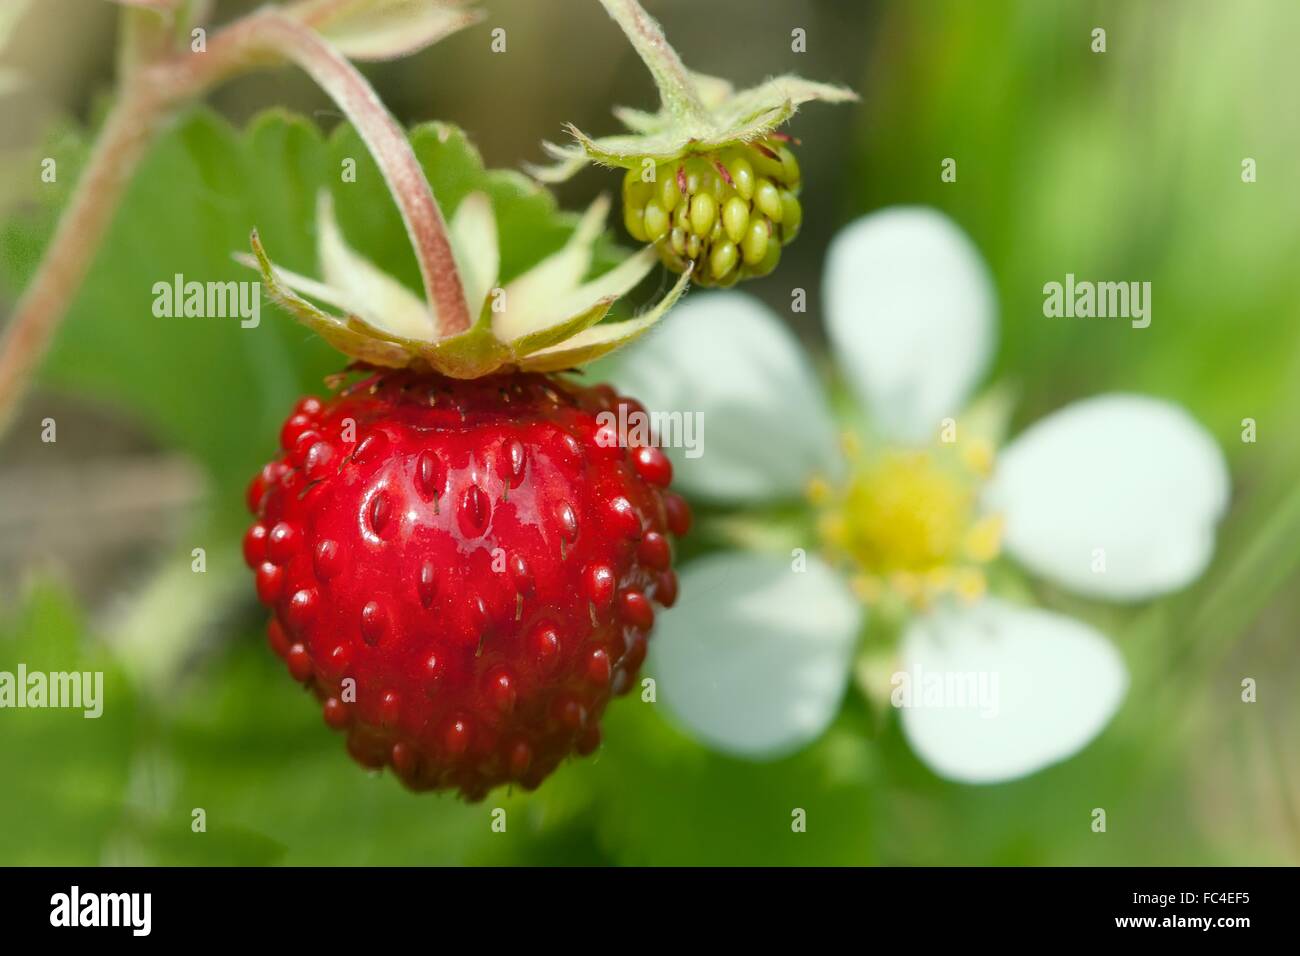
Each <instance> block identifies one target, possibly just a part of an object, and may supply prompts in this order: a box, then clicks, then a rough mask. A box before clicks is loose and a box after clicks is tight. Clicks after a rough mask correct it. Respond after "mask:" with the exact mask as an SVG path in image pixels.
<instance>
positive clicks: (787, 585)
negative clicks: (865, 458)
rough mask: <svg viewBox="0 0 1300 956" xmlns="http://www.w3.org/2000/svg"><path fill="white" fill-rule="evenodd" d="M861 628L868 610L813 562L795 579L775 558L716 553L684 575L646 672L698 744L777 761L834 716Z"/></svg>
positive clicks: (654, 642)
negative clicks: (694, 736) (696, 738)
mask: <svg viewBox="0 0 1300 956" xmlns="http://www.w3.org/2000/svg"><path fill="white" fill-rule="evenodd" d="M861 622H862V607H861V605H860V604H859V603H858V602H857V601H856V600H854V598H853V596H852V595H851V594H850V593H849V591H848V588H847V586H846V585H845V584H844V582H843V581H842V580H841V579H840V577H839V576H838V575H837V574H836V573H835V572H834V571H832V570H831V569H830V568H829V567H827V566H826V565H825V564H823V563H821V562H820V561H818V560H817V559H815V558H810V559H809V560H808V567H807V569H806V570H805V571H802V572H796V571H794V570H792V568H791V564H790V561H789V560H787V559H785V558H782V557H777V556H774V555H766V554H753V553H746V552H726V553H723V554H717V555H712V556H710V557H706V558H703V559H701V560H699V561H696V562H694V563H692V564H688V565H687V566H686V568H685V570H684V571H683V572H682V576H681V598H680V602H679V604H678V606H677V607H676V608H674V609H673V610H671V611H668V612H665V613H664V614H663V615H662V617H661V619H660V621H659V623H658V624H657V625H656V628H655V634H654V636H653V637H652V638H651V641H650V648H651V652H650V653H651V661H650V668H649V669H650V673H652V674H653V675H654V677H655V681H656V690H657V693H658V695H659V699H660V700H661V701H662V702H663V703H664V704H666V705H667V707H668V709H669V710H670V711H672V713H673V714H674V715H675V716H676V717H677V718H678V719H679V720H680V721H681V722H682V723H683V724H685V725H686V726H687V727H688V728H689V729H690V730H691V731H692V732H693V733H694V734H695V735H696V736H697V737H699V738H700V739H701V740H703V741H705V742H707V743H709V744H711V745H713V746H714V747H717V748H718V749H720V750H725V751H728V752H730V753H735V754H741V755H744V756H752V757H758V756H777V755H780V754H783V753H789V752H790V751H792V750H796V749H798V748H799V747H802V746H803V745H804V744H806V743H808V742H809V741H811V740H813V739H814V738H816V737H817V736H818V735H820V734H821V732H822V731H823V730H825V729H826V726H827V725H828V724H829V723H830V722H831V720H832V719H833V718H834V716H835V714H836V712H837V711H838V710H839V705H840V700H841V698H842V697H843V696H844V688H845V685H846V683H847V681H848V674H849V662H850V660H851V658H852V655H853V647H854V643H855V639H856V637H857V634H858V630H859V627H860V624H861Z"/></svg>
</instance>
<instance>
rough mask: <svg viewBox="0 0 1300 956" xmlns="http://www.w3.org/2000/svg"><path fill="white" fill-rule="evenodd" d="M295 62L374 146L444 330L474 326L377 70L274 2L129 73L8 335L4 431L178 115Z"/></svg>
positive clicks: (1, 371) (0, 345)
mask: <svg viewBox="0 0 1300 956" xmlns="http://www.w3.org/2000/svg"><path fill="white" fill-rule="evenodd" d="M286 60H288V61H290V62H293V63H295V64H297V65H298V66H300V67H301V68H302V69H303V70H305V71H306V72H307V73H308V74H310V75H311V76H312V78H313V79H315V80H316V82H318V83H319V84H320V85H321V86H322V87H323V88H324V89H325V91H326V92H327V93H329V94H330V96H332V97H333V98H334V99H335V100H336V101H337V102H338V104H339V106H340V108H342V109H343V111H344V113H345V114H346V115H347V116H348V118H349V119H350V120H351V121H352V122H353V124H354V125H355V126H356V127H357V130H358V131H359V132H360V134H361V136H362V138H363V139H364V140H365V142H366V145H367V147H368V148H369V149H370V150H371V152H372V153H373V154H374V157H375V160H376V162H377V163H378V164H379V168H380V169H381V171H382V172H383V175H384V178H385V181H386V182H387V183H388V186H389V189H390V190H391V191H392V193H393V197H394V199H395V200H396V202H397V205H398V208H399V210H400V211H401V214H402V220H403V222H404V223H405V224H406V228H407V232H408V233H409V235H410V237H411V242H412V245H413V246H414V248H415V254H416V258H417V259H418V261H419V264H420V273H421V275H422V277H423V279H424V285H425V291H426V294H427V297H428V301H429V303H430V304H431V306H432V307H433V309H434V310H435V318H436V321H437V324H438V332H439V334H440V335H442V336H446V335H452V334H455V333H456V332H459V331H463V330H465V329H467V328H469V325H470V316H469V310H468V308H467V307H466V304H465V294H464V290H463V289H462V287H461V283H460V277H459V274H458V272H457V270H456V265H455V260H454V258H453V255H452V250H451V243H450V241H449V239H448V237H447V227H446V223H445V222H444V221H443V218H442V214H441V212H440V211H439V210H438V205H437V203H436V202H435V201H434V198H433V191H432V190H431V189H430V187H429V183H428V181H427V180H426V179H425V177H424V172H423V170H422V169H421V168H420V165H419V162H418V160H417V159H416V158H415V153H414V151H413V150H412V149H411V146H410V143H409V142H408V141H407V139H406V136H405V135H404V134H403V133H402V130H401V127H399V126H398V125H397V122H396V121H395V120H394V119H393V118H392V116H391V115H389V113H388V111H387V110H386V109H385V108H384V107H383V104H382V103H381V102H380V101H379V97H378V96H377V95H376V93H375V91H374V89H373V88H372V87H371V86H370V84H369V83H368V82H367V81H366V80H365V78H364V77H362V76H361V74H360V73H358V72H357V71H356V69H355V68H354V67H353V66H352V65H351V64H350V63H349V62H348V61H347V60H346V59H345V58H344V57H343V56H341V55H340V54H339V53H338V52H337V51H336V50H334V48H333V47H331V46H330V45H329V44H328V43H327V42H326V41H325V40H323V39H322V38H321V37H319V36H318V35H317V34H315V33H314V32H312V31H311V30H310V29H308V28H307V27H305V26H304V25H303V24H302V23H301V22H299V21H298V20H296V19H294V18H293V17H292V16H290V15H289V14H288V13H286V12H284V11H282V10H279V9H274V8H264V9H261V10H258V11H256V12H254V13H251V14H249V15H248V16H246V17H243V18H241V19H239V20H236V21H235V22H233V23H231V24H230V25H229V26H227V27H225V28H224V29H222V30H221V31H219V32H218V33H216V34H215V35H214V36H213V37H212V38H211V40H210V41H209V43H208V45H207V51H206V52H203V53H191V52H190V51H189V50H185V51H183V52H180V53H176V54H172V55H169V56H165V57H163V58H161V59H159V60H157V61H156V62H152V63H142V64H137V66H136V68H135V69H134V70H133V71H132V72H131V73H130V75H129V76H127V77H126V78H125V79H124V81H123V84H122V89H121V92H120V93H119V96H118V99H117V102H116V104H115V105H114V107H113V109H112V111H111V112H110V113H109V115H108V118H107V120H106V121H105V123H104V127H103V129H102V131H101V132H100V135H99V137H98V139H97V140H96V143H95V147H94V149H93V150H92V152H91V156H90V160H89V163H88V165H87V167H86V170H85V172H84V173H83V175H82V177H81V179H80V181H79V182H78V183H77V186H76V189H75V190H74V191H73V195H72V200H71V202H70V203H69V205H68V207H67V208H66V209H65V210H64V212H63V214H62V215H61V217H60V218H59V223H58V226H57V227H56V228H55V231H54V235H53V237H52V238H51V240H50V243H49V245H48V247H47V248H46V250H45V254H44V257H43V258H42V260H41V263H40V265H39V266H38V267H37V270H36V273H35V275H34V276H33V277H32V279H31V281H30V282H29V283H28V285H27V288H26V289H24V291H23V293H22V295H21V296H20V297H19V299H18V302H17V303H16V304H15V306H14V310H13V314H12V316H11V317H10V320H9V323H8V326H7V327H6V328H5V330H4V336H3V338H2V339H0V429H3V428H4V427H5V426H6V425H7V424H8V423H9V421H10V419H11V418H12V416H13V414H14V411H15V409H16V407H17V404H18V401H19V399H20V398H21V396H22V393H23V391H24V389H25V388H26V385H27V383H28V381H29V380H30V379H31V377H32V375H33V374H34V373H35V371H36V368H37V366H38V365H39V364H40V362H41V359H42V358H43V357H44V355H45V353H46V351H47V350H48V348H49V344H50V341H51V339H52V338H53V336H54V332H55V330H56V329H57V327H58V324H59V321H60V320H61V319H62V318H63V316H64V314H65V313H66V312H67V310H68V307H69V305H70V304H71V302H72V300H73V299H74V298H75V296H76V294H77V291H78V289H79V288H80V286H81V283H82V281H83V280H84V279H85V276H86V273H87V271H88V270H89V269H90V266H91V263H92V262H93V261H94V258H95V254H96V253H97V251H98V249H99V245H100V243H101V241H102V240H103V238H104V234H105V233H106V232H107V230H108V228H109V226H110V225H111V224H112V221H113V217H114V215H115V213H116V212H117V208H118V206H119V205H120V203H121V200H122V196H123V194H124V193H125V191H126V187H127V185H128V184H129V183H130V181H131V178H132V176H133V175H134V173H135V170H136V168H137V167H138V166H139V164H140V161H141V160H142V159H143V157H144V155H145V154H146V153H147V152H148V149H149V147H150V146H151V145H152V144H153V142H154V140H155V138H156V137H157V135H158V133H159V132H160V131H161V129H162V128H163V126H164V123H165V120H166V119H167V117H168V116H169V115H170V114H171V113H172V112H173V111H174V110H176V109H177V108H178V107H180V106H181V105H183V104H185V103H187V102H189V101H191V100H194V99H197V98H198V97H200V96H202V95H204V94H205V93H206V92H207V91H208V90H210V89H211V88H212V87H213V86H216V85H217V84H219V83H221V82H223V81H225V80H227V79H229V78H230V77H232V76H234V75H236V74H239V73H242V72H246V71H247V70H250V69H253V68H256V67H261V66H273V65H277V64H280V63H283V62H284V61H286Z"/></svg>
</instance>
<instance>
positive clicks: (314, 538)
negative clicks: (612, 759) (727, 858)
mask: <svg viewBox="0 0 1300 956" xmlns="http://www.w3.org/2000/svg"><path fill="white" fill-rule="evenodd" d="M626 402H627V400H626V399H622V398H620V397H618V396H617V395H616V394H615V393H614V392H613V391H612V390H611V389H609V388H607V387H598V388H595V389H593V388H582V387H578V386H575V385H573V384H571V383H569V382H567V381H565V380H562V379H560V378H557V377H551V376H545V375H540V374H519V373H516V374H497V375H489V376H486V377H482V378H477V379H472V380H456V379H451V378H447V377H445V376H442V375H438V374H435V373H419V372H412V371H407V370H402V371H384V370H371V371H370V372H369V374H368V375H367V376H366V377H365V378H363V379H362V380H361V381H359V382H357V383H356V384H354V385H352V386H351V387H349V388H347V389H345V390H343V391H342V392H341V393H339V394H338V395H337V396H336V397H334V398H331V399H329V400H327V401H324V402H321V401H319V400H317V399H315V398H307V399H304V400H303V401H302V402H300V403H299V405H298V407H297V408H296V409H295V410H294V413H293V414H292V415H291V416H290V417H289V419H288V420H287V422H286V423H285V426H284V428H283V429H282V431H281V442H282V446H283V448H282V454H281V455H280V456H279V457H278V458H276V459H275V460H274V461H272V462H271V463H270V464H268V465H267V466H266V467H265V468H264V469H262V471H261V473H260V474H259V475H258V476H257V477H256V478H254V479H253V482H252V484H251V485H250V488H249V503H250V506H251V507H252V509H253V512H254V514H255V515H256V517H257V521H256V523H255V524H254V525H253V527H252V528H251V529H250V531H249V533H248V535H247V536H246V538H245V557H246V558H247V560H248V562H249V564H250V566H251V567H252V568H253V569H254V572H255V575H256V579H257V587H258V594H259V596H260V597H261V599H262V600H263V601H264V602H265V603H266V604H268V605H269V606H270V607H271V608H272V609H273V611H274V615H275V617H274V620H273V621H272V622H271V625H270V633H269V637H270V643H271V646H272V648H273V649H274V650H275V652H276V653H277V654H278V655H279V656H280V657H282V658H283V659H284V660H285V662H286V665H287V667H288V669H289V671H290V673H291V674H292V675H293V677H294V678H295V679H297V680H299V681H302V682H303V683H305V684H306V685H307V686H309V687H310V688H311V689H312V691H313V692H314V693H315V694H316V696H317V697H318V698H319V699H320V701H321V705H322V712H323V716H324V720H325V722H326V723H327V724H328V725H329V726H331V727H333V728H335V729H337V730H340V731H343V732H344V733H346V735H347V741H348V750H349V751H350V753H351V754H352V756H353V757H354V758H355V759H356V760H357V761H358V762H359V763H361V764H362V765H363V766H367V767H382V766H385V765H387V766H391V767H392V768H393V770H394V772H395V773H396V774H397V775H398V776H399V777H400V778H401V779H402V781H403V782H404V783H405V784H406V785H407V786H409V787H411V788H412V789H416V790H424V789H446V788H455V789H457V790H459V791H460V792H461V793H462V794H464V795H465V796H467V797H469V798H471V799H477V798H481V797H482V796H483V795H484V794H486V793H487V791H488V790H489V789H490V788H491V787H493V786H496V785H498V784H501V783H508V782H518V783H520V784H522V785H523V786H525V787H529V788H531V787H534V786H536V785H537V784H538V783H540V782H541V780H542V779H543V778H544V777H546V776H547V774H549V773H550V772H551V771H552V770H554V769H555V767H556V766H557V765H558V764H559V763H560V761H561V760H562V759H563V758H564V757H565V756H566V755H568V754H569V753H570V752H574V751H576V752H577V753H579V754H587V753H590V752H591V751H592V750H593V749H594V748H595V747H596V745H597V744H598V743H599V740H600V728H599V720H600V716H601V714H602V712H603V711H604V709H605V705H606V704H607V703H608V701H609V699H610V697H611V696H613V695H617V694H621V693H625V692H626V691H628V690H629V689H631V688H632V687H633V686H634V684H635V681H636V676H637V671H638V669H639V668H640V666H641V663H642V661H643V660H644V658H645V652H646V640H647V638H648V637H649V634H650V630H651V627H652V625H653V622H654V609H653V605H654V604H658V605H661V606H670V605H671V604H672V603H673V602H674V601H675V599H676V594H677V581H676V577H675V576H674V574H673V571H672V569H671V548H670V544H669V542H670V540H671V538H672V537H673V536H674V535H675V534H681V533H684V532H685V530H686V528H687V526H688V524H689V511H688V510H687V509H686V507H685V503H684V502H683V501H681V499H679V498H677V497H676V496H675V495H673V494H672V493H671V492H668V491H666V486H667V484H668V482H669V481H670V480H671V466H670V465H669V464H668V461H667V459H666V458H665V457H664V455H663V453H662V452H661V451H660V450H659V449H657V448H653V447H642V448H625V447H618V446H613V447H610V446H609V445H608V443H606V442H602V441H599V440H598V435H597V433H598V430H599V429H598V423H597V417H596V416H597V415H598V414H599V413H600V412H602V411H609V410H613V411H615V412H617V410H618V406H619V405H620V404H624V403H626Z"/></svg>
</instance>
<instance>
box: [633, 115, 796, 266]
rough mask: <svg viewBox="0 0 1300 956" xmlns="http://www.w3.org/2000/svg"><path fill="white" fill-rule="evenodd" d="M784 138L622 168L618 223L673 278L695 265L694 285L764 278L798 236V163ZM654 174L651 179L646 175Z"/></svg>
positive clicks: (768, 138) (776, 135)
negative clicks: (648, 247) (648, 245)
mask: <svg viewBox="0 0 1300 956" xmlns="http://www.w3.org/2000/svg"><path fill="white" fill-rule="evenodd" d="M789 144H790V140H789V139H788V137H785V136H783V135H782V134H779V133H773V134H770V135H768V136H767V137H765V138H763V139H761V140H755V141H754V142H752V143H736V144H734V145H731V146H727V147H725V148H723V149H720V150H717V151H714V152H710V153H700V154H692V155H688V156H686V157H683V158H682V159H679V160H673V161H671V162H667V163H661V164H660V165H658V166H651V165H649V164H648V163H647V164H643V165H641V166H634V167H633V168H631V169H629V170H628V172H627V175H626V176H625V177H624V179H623V224H624V225H625V226H626V227H627V231H628V233H629V234H630V235H631V236H632V238H633V239H635V240H637V241H638V242H649V243H653V244H654V246H655V249H656V250H657V251H658V253H659V258H660V259H661V260H663V262H664V264H665V265H667V266H668V268H670V269H672V270H673V271H674V272H685V271H686V269H687V266H688V265H689V264H691V263H694V265H695V268H694V271H693V272H692V275H691V278H692V280H693V281H695V282H697V283H699V284H701V285H706V286H708V285H719V286H729V285H732V284H733V283H735V282H736V281H737V280H739V279H746V278H750V277H751V276H762V275H767V274H768V273H769V272H771V271H772V270H773V269H775V268H776V264H777V262H778V261H779V260H780V258H781V248H782V247H783V246H784V245H786V244H787V243H789V242H790V241H791V240H793V239H794V237H795V236H796V235H797V234H798V232H799V226H800V224H801V223H802V221H803V209H802V207H801V206H800V205H799V198H798V196H799V185H800V178H799V164H798V162H797V161H796V160H795V158H794V153H793V152H792V151H791V149H790V145H789ZM652 174H653V175H652Z"/></svg>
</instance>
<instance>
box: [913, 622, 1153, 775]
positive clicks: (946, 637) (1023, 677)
mask: <svg viewBox="0 0 1300 956" xmlns="http://www.w3.org/2000/svg"><path fill="white" fill-rule="evenodd" d="M903 670H904V672H905V673H906V674H907V675H908V681H910V690H911V698H910V700H908V699H906V698H905V697H904V696H903V695H902V692H901V688H902V687H903V686H904V682H903V680H902V679H901V677H899V675H895V683H894V695H895V696H894V704H895V706H900V705H906V706H902V724H903V733H904V735H905V736H906V737H907V739H908V742H909V743H910V744H911V745H912V749H913V750H914V751H916V754H917V756H919V757H920V758H921V759H922V760H923V761H924V762H925V763H926V764H927V765H928V766H929V767H930V768H931V769H932V770H934V772H935V773H937V774H939V775H940V776H943V777H947V778H949V779H951V780H959V781H962V782H964V783H995V782H998V781H1001V780H1011V779H1013V778H1015V777H1022V776H1024V775H1025V774H1029V773H1033V772H1034V771H1036V770H1040V769H1042V768H1043V767H1046V766H1048V765H1049V764H1053V763H1056V762H1057V761H1060V760H1064V759H1065V758H1066V757H1069V756H1071V755H1073V754H1074V753H1076V752H1077V751H1079V750H1080V749H1082V748H1083V747H1084V746H1085V745H1086V744H1087V743H1088V742H1089V741H1090V740H1092V738H1093V737H1095V736H1096V735H1097V734H1098V733H1100V732H1101V729H1102V728H1103V727H1105V726H1106V724H1107V722H1109V720H1110V718H1111V717H1112V716H1113V715H1114V713H1115V711H1116V709H1118V707H1119V704H1120V701H1121V700H1122V699H1123V697H1124V691H1125V688H1126V687H1127V686H1128V674H1127V672H1126V671H1125V669H1124V662H1123V661H1122V660H1121V658H1120V656H1119V653H1118V652H1117V651H1116V650H1115V648H1114V647H1113V646H1112V645H1111V643H1110V641H1108V640H1107V639H1106V638H1105V637H1104V636H1103V635H1101V634H1100V633H1098V632H1097V631H1095V630H1093V629H1092V628H1091V627H1089V626H1088V625H1086V624H1084V623H1082V622H1081V621H1076V620H1074V619H1073V618H1069V617H1065V616H1064V615H1060V614H1054V613H1052V612H1050V611H1043V610H1038V609H1036V608H1026V607H1020V606H1018V605H1014V604H1008V603H1006V602H1005V601H999V600H996V599H988V600H985V601H982V602H981V603H979V604H977V605H975V606H974V607H972V608H960V609H957V608H953V609H948V610H941V611H937V612H935V613H934V614H932V615H929V616H926V617H922V618H918V619H917V620H915V621H913V622H912V624H911V625H910V626H909V627H908V629H907V633H906V634H905V635H904V636H903ZM939 687H943V688H946V690H945V691H944V692H939V693H938V696H927V695H926V691H927V690H929V691H931V693H932V694H934V693H936V688H939Z"/></svg>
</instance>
